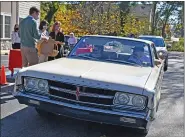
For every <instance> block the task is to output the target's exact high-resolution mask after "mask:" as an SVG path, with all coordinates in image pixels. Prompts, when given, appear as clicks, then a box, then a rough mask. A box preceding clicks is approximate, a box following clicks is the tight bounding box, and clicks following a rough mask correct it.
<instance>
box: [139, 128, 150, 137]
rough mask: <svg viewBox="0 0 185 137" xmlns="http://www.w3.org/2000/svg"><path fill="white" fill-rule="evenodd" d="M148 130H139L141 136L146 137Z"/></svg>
mask: <svg viewBox="0 0 185 137" xmlns="http://www.w3.org/2000/svg"><path fill="white" fill-rule="evenodd" d="M148 131H149V130H148V129H139V134H141V135H142V137H145V136H146V135H147V134H148Z"/></svg>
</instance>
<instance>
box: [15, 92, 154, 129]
mask: <svg viewBox="0 0 185 137" xmlns="http://www.w3.org/2000/svg"><path fill="white" fill-rule="evenodd" d="M14 96H15V97H16V98H17V99H18V101H19V103H21V104H26V105H29V106H33V107H36V108H39V109H43V110H45V111H48V112H52V113H56V114H60V115H64V116H67V117H71V118H75V119H81V120H85V121H92V122H98V123H106V124H112V125H120V126H125V127H132V128H141V129H148V128H149V125H150V122H151V119H150V113H151V111H148V112H142V113H141V112H128V111H123V112H118V111H112V110H102V109H98V108H91V107H84V106H79V105H72V104H68V103H64V102H59V101H54V100H51V99H47V98H44V97H43V98H42V97H39V96H36V95H30V94H25V93H22V92H18V93H16V95H14Z"/></svg>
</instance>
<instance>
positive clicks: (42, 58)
mask: <svg viewBox="0 0 185 137" xmlns="http://www.w3.org/2000/svg"><path fill="white" fill-rule="evenodd" d="M47 28H48V22H47V21H45V20H43V21H41V22H40V25H39V32H40V33H41V35H42V37H46V38H48V37H49V33H48V31H47ZM46 61H48V55H46V54H41V55H40V56H39V63H42V62H46Z"/></svg>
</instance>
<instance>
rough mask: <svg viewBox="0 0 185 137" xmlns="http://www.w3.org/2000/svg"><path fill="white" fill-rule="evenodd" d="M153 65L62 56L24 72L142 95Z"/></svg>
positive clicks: (23, 71) (27, 74) (30, 74)
mask: <svg viewBox="0 0 185 137" xmlns="http://www.w3.org/2000/svg"><path fill="white" fill-rule="evenodd" d="M150 73H151V68H150V67H138V66H131V65H122V64H121V65H120V64H116V63H106V62H99V61H89V60H79V59H69V58H62V59H57V60H54V61H49V62H46V63H41V64H38V65H35V66H31V67H28V68H25V69H22V70H21V71H20V74H21V75H23V76H32V77H38V78H43V79H50V80H56V81H63V82H69V83H74V84H83V85H86V86H93V87H100V88H105V89H106V88H108V89H112V90H120V91H126V92H132V93H138V94H142V92H143V88H144V86H145V83H146V81H147V79H148V77H149V75H150Z"/></svg>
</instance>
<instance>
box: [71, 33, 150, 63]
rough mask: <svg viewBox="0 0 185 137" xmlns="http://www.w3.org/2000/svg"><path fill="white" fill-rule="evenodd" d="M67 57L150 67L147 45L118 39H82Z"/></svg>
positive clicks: (87, 37)
mask: <svg viewBox="0 0 185 137" xmlns="http://www.w3.org/2000/svg"><path fill="white" fill-rule="evenodd" d="M68 57H69V58H80V59H87V60H97V61H104V62H113V63H122V64H130V65H138V66H151V56H150V54H149V46H148V44H146V43H144V42H140V41H135V40H127V39H120V38H105V37H90V36H86V37H83V38H82V39H81V40H80V41H79V42H78V43H77V45H76V46H75V48H74V49H73V50H72V52H71V53H70V55H69V56H68Z"/></svg>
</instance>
